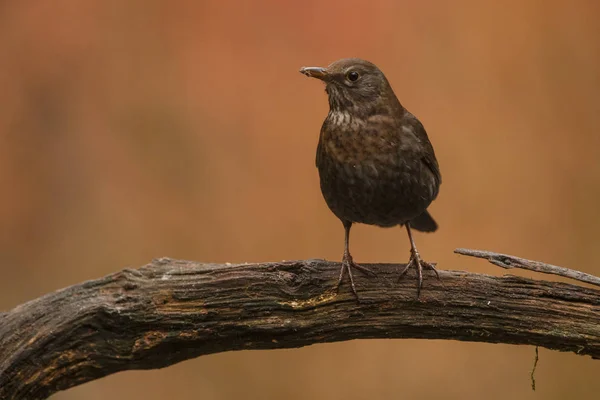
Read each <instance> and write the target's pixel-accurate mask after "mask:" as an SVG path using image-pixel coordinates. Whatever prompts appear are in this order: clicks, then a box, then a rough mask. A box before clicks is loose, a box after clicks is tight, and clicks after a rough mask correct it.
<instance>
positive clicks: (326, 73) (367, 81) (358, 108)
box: [300, 58, 400, 113]
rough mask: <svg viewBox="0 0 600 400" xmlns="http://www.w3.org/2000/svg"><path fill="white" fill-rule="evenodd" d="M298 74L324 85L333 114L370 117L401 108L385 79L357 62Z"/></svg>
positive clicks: (371, 67) (372, 67) (372, 66)
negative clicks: (342, 111) (356, 113)
mask: <svg viewBox="0 0 600 400" xmlns="http://www.w3.org/2000/svg"><path fill="white" fill-rule="evenodd" d="M300 72H301V73H302V74H304V75H306V76H308V77H311V78H317V79H320V80H322V81H323V82H325V85H326V86H325V91H326V92H327V94H328V96H329V106H330V108H331V109H332V110H344V111H351V112H363V113H371V112H377V111H378V109H379V108H380V107H381V106H383V105H386V106H388V107H389V106H390V105H397V106H398V107H400V103H399V102H398V100H397V98H396V96H395V95H394V92H393V90H392V88H391V86H390V84H389V82H388V80H387V79H386V77H385V75H384V74H383V72H381V70H380V69H379V68H377V66H376V65H375V64H373V63H370V62H369V61H365V60H361V59H359V58H344V59H341V60H338V61H335V62H334V63H332V64H331V65H329V66H328V67H326V68H323V67H303V68H301V69H300Z"/></svg>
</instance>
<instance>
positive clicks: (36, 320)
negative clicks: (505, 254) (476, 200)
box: [0, 258, 600, 400]
mask: <svg viewBox="0 0 600 400" xmlns="http://www.w3.org/2000/svg"><path fill="white" fill-rule="evenodd" d="M365 265H366V264H365ZM366 266H368V267H370V268H372V269H373V270H375V271H377V277H374V278H372V277H365V276H361V275H358V276H356V277H355V279H356V283H357V289H358V291H359V294H360V295H361V300H362V302H361V303H360V304H358V303H357V302H356V300H355V298H354V296H353V295H352V293H351V292H350V288H349V287H348V284H346V285H344V286H342V288H341V290H340V294H339V295H338V294H336V293H335V292H334V291H333V290H332V289H331V288H332V287H333V285H334V284H335V282H336V279H337V275H338V272H339V267H340V265H339V264H338V263H331V262H327V261H323V260H305V261H289V262H280V263H266V264H246V265H216V264H201V263H196V262H190V261H178V260H171V259H166V258H163V259H158V260H155V261H153V262H152V263H151V264H149V265H146V266H144V267H142V268H140V269H137V270H132V269H128V270H124V271H121V272H118V273H114V274H112V275H109V276H106V277H104V278H101V279H97V280H93V281H89V282H85V283H82V284H79V285H75V286H71V287H69V288H66V289H63V290H60V291H57V292H55V293H51V294H48V295H46V296H43V297H41V298H38V299H35V300H33V301H30V302H28V303H25V304H23V305H20V306H17V307H15V308H14V309H13V310H11V311H9V312H6V313H3V314H0V399H28V400H33V399H43V398H47V397H48V396H50V395H51V394H53V393H55V392H57V391H59V390H64V389H67V388H70V387H73V386H76V385H79V384H82V383H84V382H88V381H91V380H94V379H97V378H100V377H103V376H106V375H109V374H112V373H115V372H118V371H123V370H131V369H152V368H161V367H165V366H168V365H171V364H174V363H177V362H179V361H182V360H186V359H189V358H193V357H198V356H200V355H204V354H211V353H217V352H223V351H231V350H244V349H277V348H292V347H302V346H306V345H310V344H313V343H323V342H334V341H342V340H350V339H359V338H360V339H367V338H423V339H453V340H465V341H478V342H489V343H512V344H527V345H537V346H543V347H546V348H549V349H555V350H560V351H572V352H575V353H577V354H581V355H590V356H592V357H593V358H600V323H599V321H600V291H599V290H597V289H590V288H584V287H580V286H575V285H571V284H566V283H559V282H546V281H537V280H531V279H525V278H519V277H515V276H505V277H492V276H488V275H482V274H473V273H466V272H457V271H444V270H440V271H439V273H440V276H441V280H440V281H438V280H436V279H435V278H433V277H432V276H431V274H427V275H426V276H425V278H426V279H425V283H424V287H423V291H422V293H421V297H420V299H419V300H418V301H417V299H416V286H415V285H416V284H415V279H414V272H412V271H411V273H409V274H408V275H407V277H405V278H404V279H402V280H401V281H400V282H397V276H398V270H399V269H400V268H402V266H400V265H390V264H375V265H366Z"/></svg>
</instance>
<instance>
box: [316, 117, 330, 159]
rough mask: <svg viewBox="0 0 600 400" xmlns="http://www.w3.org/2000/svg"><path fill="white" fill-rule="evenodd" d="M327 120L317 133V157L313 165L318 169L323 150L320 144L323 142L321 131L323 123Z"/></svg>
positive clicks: (323, 127)
mask: <svg viewBox="0 0 600 400" xmlns="http://www.w3.org/2000/svg"><path fill="white" fill-rule="evenodd" d="M326 122H327V120H325V121H324V122H323V126H322V127H321V132H320V133H319V143H318V144H317V156H316V159H315V165H316V166H317V168H319V164H321V152H322V150H323V145H322V144H321V142H322V141H323V129H325V123H326Z"/></svg>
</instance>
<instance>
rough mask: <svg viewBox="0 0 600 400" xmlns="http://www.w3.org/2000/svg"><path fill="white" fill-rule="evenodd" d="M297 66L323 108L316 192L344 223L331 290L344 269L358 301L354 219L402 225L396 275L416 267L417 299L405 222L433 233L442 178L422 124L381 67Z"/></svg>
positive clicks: (352, 63) (414, 259) (351, 62)
mask: <svg viewBox="0 0 600 400" xmlns="http://www.w3.org/2000/svg"><path fill="white" fill-rule="evenodd" d="M300 72H301V73H303V74H304V75H306V76H309V77H311V78H317V79H320V80H322V81H323V82H325V85H326V86H325V91H326V92H327V94H328V96H329V114H327V118H325V122H324V123H323V126H322V128H321V134H320V137H319V144H318V146H317V160H316V164H317V168H318V170H319V177H320V180H321V192H322V193H323V197H324V198H325V201H326V202H327V205H328V206H329V208H330V209H331V211H332V212H333V213H334V214H335V215H336V216H337V217H338V218H339V219H340V220H341V221H342V224H343V225H344V229H345V240H344V256H343V258H342V268H341V271H340V276H339V280H338V283H337V286H336V287H337V288H338V289H339V286H340V284H341V282H342V279H343V277H344V273H345V271H348V276H349V278H350V284H351V286H352V291H353V292H354V294H355V296H356V297H357V299H358V293H357V292H356V287H355V285H354V278H353V276H352V269H353V268H356V269H357V270H359V271H361V272H363V273H366V274H373V272H372V271H370V270H368V269H367V268H365V267H362V266H360V265H358V264H356V263H355V262H354V261H353V260H352V256H351V255H350V250H349V239H350V228H351V227H352V224H353V223H363V224H369V225H377V226H381V227H391V226H396V225H400V226H402V225H404V226H405V227H406V231H407V233H408V238H409V240H410V260H409V262H408V264H407V265H406V267H405V268H404V270H403V271H402V272H401V273H400V277H402V276H403V275H404V274H405V273H406V272H407V271H408V269H409V268H410V267H415V268H416V269H417V279H418V286H417V298H418V297H419V294H420V292H421V286H422V285H423V272H422V271H423V268H426V269H431V270H433V271H434V272H435V274H436V276H437V277H438V279H439V275H438V273H437V271H436V269H435V267H434V265H432V264H430V263H427V262H425V261H423V260H422V259H421V256H420V255H419V252H418V251H417V246H416V245H415V241H414V239H413V235H412V232H411V228H414V229H415V230H418V231H422V232H433V231H435V230H436V229H437V223H436V222H435V221H434V219H433V218H432V217H431V215H430V214H429V212H427V207H429V205H430V204H431V202H432V201H433V200H434V199H435V198H436V197H437V195H438V191H439V187H440V184H441V182H442V178H441V175H440V169H439V166H438V163H437V160H436V158H435V153H434V151H433V147H432V145H431V142H430V141H429V138H428V137H427V133H426V132H425V128H423V125H422V124H421V122H419V120H418V119H417V118H416V117H415V116H414V115H412V114H411V113H410V112H408V110H406V109H405V108H404V107H403V106H402V104H400V102H399V101H398V99H397V98H396V95H395V94H394V91H393V90H392V88H391V86H390V84H389V82H388V80H387V79H386V77H385V75H384V74H383V72H381V71H380V70H379V68H377V66H375V65H374V64H372V63H370V62H368V61H365V60H361V59H358V58H348V59H342V60H338V61H336V62H334V63H332V64H331V65H330V66H328V67H327V68H322V67H303V68H302V69H300Z"/></svg>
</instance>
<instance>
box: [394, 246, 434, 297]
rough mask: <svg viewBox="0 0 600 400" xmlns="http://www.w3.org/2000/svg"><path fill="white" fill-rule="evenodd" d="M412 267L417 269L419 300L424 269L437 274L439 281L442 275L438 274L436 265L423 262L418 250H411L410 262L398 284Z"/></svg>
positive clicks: (401, 274) (401, 273)
mask: <svg viewBox="0 0 600 400" xmlns="http://www.w3.org/2000/svg"><path fill="white" fill-rule="evenodd" d="M410 267H415V268H416V269H417V282H418V285H417V299H418V298H419V295H420V294H421V287H423V269H429V270H432V271H433V272H434V273H435V276H436V277H437V278H438V280H439V279H440V275H439V274H438V272H437V269H436V268H435V264H432V263H428V262H426V261H423V260H421V256H420V255H419V252H418V251H417V250H416V249H411V250H410V260H409V261H408V264H406V267H404V269H403V270H402V272H400V276H399V277H398V282H399V281H400V279H402V277H403V276H404V275H406V273H407V272H408V270H409V268H410Z"/></svg>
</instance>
